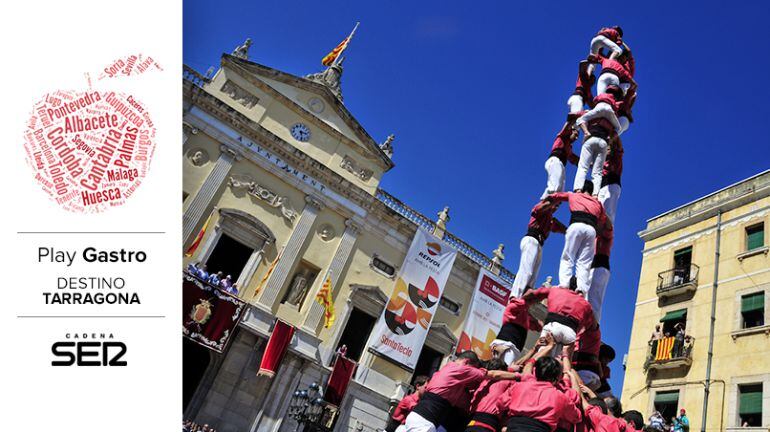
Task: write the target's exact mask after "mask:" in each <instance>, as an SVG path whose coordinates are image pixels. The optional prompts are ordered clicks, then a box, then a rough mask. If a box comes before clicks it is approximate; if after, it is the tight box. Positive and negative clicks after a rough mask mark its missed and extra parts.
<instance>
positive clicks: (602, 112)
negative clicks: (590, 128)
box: [575, 102, 621, 133]
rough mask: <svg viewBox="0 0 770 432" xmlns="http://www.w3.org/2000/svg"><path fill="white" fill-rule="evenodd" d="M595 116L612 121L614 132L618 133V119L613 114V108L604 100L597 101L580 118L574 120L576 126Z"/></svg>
mask: <svg viewBox="0 0 770 432" xmlns="http://www.w3.org/2000/svg"><path fill="white" fill-rule="evenodd" d="M597 118H604V119H607V121H609V122H610V123H612V127H613V128H615V132H617V133H620V131H621V127H620V121H618V116H617V114H615V110H614V109H612V107H611V106H610V104H608V103H606V102H599V103H598V104H596V106H594V107H593V108H591V110H589V111H588V112H586V113H585V114H583V115H582V116H580V118H578V119H577V121H575V125H576V126H580V125H582V124H583V123H586V122H589V121H591V120H594V119H597Z"/></svg>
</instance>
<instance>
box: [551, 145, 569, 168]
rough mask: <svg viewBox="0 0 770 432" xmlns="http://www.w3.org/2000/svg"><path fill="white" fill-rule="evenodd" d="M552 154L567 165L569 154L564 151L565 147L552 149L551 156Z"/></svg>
mask: <svg viewBox="0 0 770 432" xmlns="http://www.w3.org/2000/svg"><path fill="white" fill-rule="evenodd" d="M551 156H553V157H555V158H557V159H559V160H560V161H561V163H562V164H563V165H564V166H567V154H566V153H564V149H563V148H557V149H554V150H551V154H550V155H549V157H551Z"/></svg>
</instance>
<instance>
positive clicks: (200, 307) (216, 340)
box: [182, 273, 246, 353]
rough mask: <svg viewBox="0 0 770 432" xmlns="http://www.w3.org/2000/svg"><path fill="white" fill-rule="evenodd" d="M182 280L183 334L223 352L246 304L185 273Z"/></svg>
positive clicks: (207, 346)
mask: <svg viewBox="0 0 770 432" xmlns="http://www.w3.org/2000/svg"><path fill="white" fill-rule="evenodd" d="M183 279H184V280H183V282H182V334H183V335H184V336H185V337H187V338H188V339H191V340H193V341H195V342H197V343H199V344H201V345H203V346H205V347H206V348H209V349H211V350H214V351H216V352H218V353H221V352H223V351H224V350H225V347H226V346H227V341H228V340H229V338H230V336H231V335H232V333H233V330H234V329H235V326H237V325H238V321H240V319H241V313H242V312H243V311H244V310H245V306H246V303H245V302H244V301H243V300H241V299H239V298H238V297H235V296H233V295H231V294H228V293H226V292H224V291H222V290H220V289H219V288H216V287H213V286H211V285H209V284H208V283H206V282H203V281H202V280H200V279H198V278H196V277H194V276H192V275H190V274H187V273H185V274H184V276H183Z"/></svg>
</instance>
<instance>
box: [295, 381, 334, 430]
mask: <svg viewBox="0 0 770 432" xmlns="http://www.w3.org/2000/svg"><path fill="white" fill-rule="evenodd" d="M287 415H288V416H289V418H291V419H293V420H294V421H296V422H297V428H296V429H295V431H299V430H300V426H302V425H304V426H305V428H304V430H305V431H306V432H309V431H313V432H315V431H319V432H327V431H330V430H331V427H330V426H331V425H332V424H333V423H330V415H332V416H333V415H334V409H333V408H332V407H331V406H330V405H329V404H328V403H327V402H326V401H325V400H324V398H323V390H322V389H321V386H320V385H318V383H315V382H314V383H311V384H310V386H308V388H307V389H299V388H298V389H297V390H295V391H294V393H293V394H292V395H291V401H290V402H289V411H288V413H287ZM332 418H333V417H332Z"/></svg>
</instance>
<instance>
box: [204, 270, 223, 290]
mask: <svg viewBox="0 0 770 432" xmlns="http://www.w3.org/2000/svg"><path fill="white" fill-rule="evenodd" d="M223 276H224V275H223V274H222V272H221V271H219V272H216V273H211V276H209V278H208V279H207V280H206V282H208V283H210V284H211V285H214V286H219V282H220V281H221V280H222V277H223Z"/></svg>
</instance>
